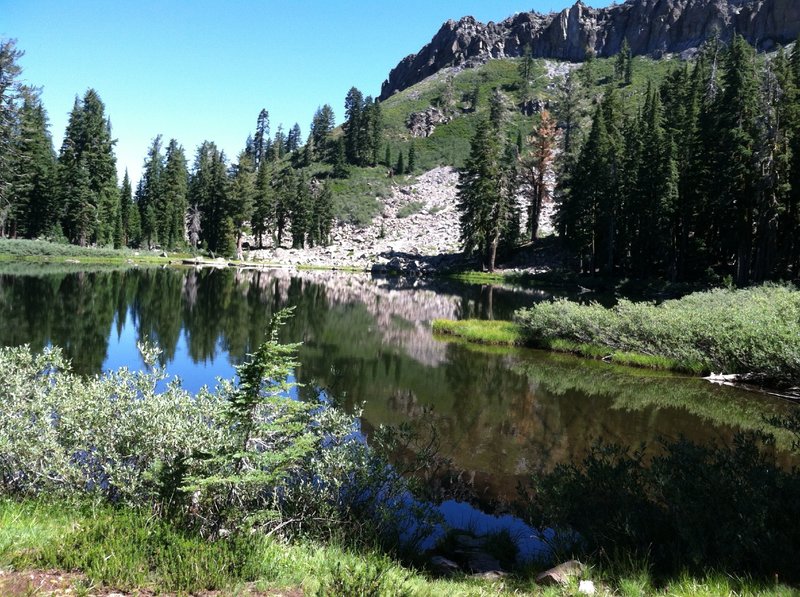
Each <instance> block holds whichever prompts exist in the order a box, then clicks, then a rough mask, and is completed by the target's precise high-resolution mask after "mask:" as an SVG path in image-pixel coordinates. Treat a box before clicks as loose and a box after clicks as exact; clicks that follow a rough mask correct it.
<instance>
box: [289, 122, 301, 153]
mask: <svg viewBox="0 0 800 597" xmlns="http://www.w3.org/2000/svg"><path fill="white" fill-rule="evenodd" d="M300 135H301V133H300V125H299V124H297V123H296V122H295V123H294V126H292V128H291V129H289V134H288V135H286V153H291V152H293V151H297V150H298V149H300V138H301V137H300Z"/></svg>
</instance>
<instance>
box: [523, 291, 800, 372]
mask: <svg viewBox="0 0 800 597" xmlns="http://www.w3.org/2000/svg"><path fill="white" fill-rule="evenodd" d="M516 319H517V321H518V322H519V323H520V324H521V325H522V327H523V329H524V330H525V333H526V335H528V336H529V337H530V338H532V339H533V340H534V341H537V342H543V343H547V342H552V341H554V340H567V341H570V342H574V343H584V344H595V345H602V346H606V347H608V348H611V349H613V350H618V351H629V352H634V353H640V354H645V355H654V356H661V357H665V358H667V359H671V360H673V361H676V362H677V363H678V364H679V365H680V366H682V367H683V368H686V369H690V370H694V369H697V368H700V369H704V370H705V371H717V372H721V373H739V374H746V375H750V376H751V377H753V378H756V379H757V380H760V381H766V382H772V383H778V384H785V385H795V384H797V383H798V382H800V341H798V338H800V291H798V290H797V289H795V288H793V287H788V286H772V285H766V286H761V287H757V288H748V289H744V290H713V291H710V292H701V293H695V294H691V295H688V296H685V297H683V298H682V299H678V300H670V301H666V302H664V303H661V304H660V305H653V304H648V303H633V302H630V301H626V300H622V301H620V302H619V304H618V305H617V306H616V307H614V308H612V309H606V308H605V307H602V306H600V305H598V304H596V303H594V304H591V305H578V304H576V303H574V302H570V301H567V300H558V301H555V302H552V303H540V304H538V305H536V306H534V307H532V308H530V309H522V310H520V311H518V312H517V314H516ZM698 365H699V367H698Z"/></svg>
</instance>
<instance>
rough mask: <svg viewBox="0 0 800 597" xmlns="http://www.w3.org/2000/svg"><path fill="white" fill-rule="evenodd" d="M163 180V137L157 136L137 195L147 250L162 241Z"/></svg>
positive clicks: (148, 156)
mask: <svg viewBox="0 0 800 597" xmlns="http://www.w3.org/2000/svg"><path fill="white" fill-rule="evenodd" d="M163 178H164V154H163V153H162V152H161V135H157V136H156V137H155V138H154V139H153V142H152V144H151V145H150V149H149V150H148V151H147V157H146V158H145V160H144V167H143V169H142V179H141V181H140V184H139V188H138V189H137V193H136V203H137V205H138V206H139V215H140V216H141V222H142V240H143V241H144V243H145V245H146V247H147V248H152V247H153V246H154V245H156V244H158V242H159V240H160V239H159V229H158V227H159V223H160V218H159V215H160V214H161V213H162V212H163V210H164V209H165V204H164V180H163ZM161 223H163V222H161Z"/></svg>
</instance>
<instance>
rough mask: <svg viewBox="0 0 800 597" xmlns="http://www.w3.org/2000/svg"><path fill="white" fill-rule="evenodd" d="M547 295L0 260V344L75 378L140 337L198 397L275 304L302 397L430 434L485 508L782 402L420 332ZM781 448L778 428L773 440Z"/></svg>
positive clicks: (227, 369)
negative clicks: (551, 475)
mask: <svg viewBox="0 0 800 597" xmlns="http://www.w3.org/2000/svg"><path fill="white" fill-rule="evenodd" d="M548 296H549V295H547V294H546V293H543V292H539V291H536V292H530V291H528V292H525V291H512V290H504V289H497V288H494V289H492V288H489V287H481V286H468V285H461V284H457V283H428V282H416V283H414V282H404V281H403V280H396V279H395V280H379V279H373V278H371V277H369V276H367V275H354V274H344V273H336V272H290V271H286V270H273V271H236V270H230V269H223V270H200V271H195V270H190V269H174V268H167V269H141V270H139V269H127V270H112V269H101V270H93V271H69V270H68V269H67V268H65V266H58V267H45V266H33V265H5V266H3V269H0V344H2V345H17V344H25V343H27V344H30V345H31V347H32V349H34V350H41V349H42V348H43V347H45V346H47V345H51V344H52V345H59V346H62V347H63V348H64V350H65V352H66V354H67V356H68V357H69V358H70V359H71V360H72V363H73V365H74V368H75V369H76V371H78V372H80V373H84V374H96V373H99V372H101V371H102V370H108V369H114V368H118V367H122V366H125V367H129V368H139V367H141V366H142V361H141V359H140V357H139V355H138V352H137V349H136V342H137V340H140V339H142V338H145V337H147V338H150V339H152V340H154V341H156V342H157V343H158V344H159V345H160V346H161V348H162V350H163V360H164V364H165V365H166V366H167V370H168V371H169V372H170V373H171V374H172V375H177V376H179V377H180V378H181V380H182V382H183V384H184V386H185V387H186V388H187V389H189V390H191V391H195V390H197V389H198V388H199V387H201V386H202V385H206V384H207V385H210V386H213V385H214V383H215V379H216V378H217V377H231V376H232V375H233V374H234V369H233V367H234V366H235V365H236V364H237V363H240V362H241V361H242V359H243V358H244V357H245V355H246V354H247V353H249V352H252V351H253V350H254V349H255V347H256V346H257V345H258V344H259V343H260V342H261V341H262V340H263V339H264V330H265V328H266V325H267V323H268V321H269V319H270V316H271V315H272V313H274V312H275V311H277V310H278V309H280V308H283V307H286V306H290V305H293V306H295V309H296V310H295V316H294V318H293V319H291V320H290V321H289V323H288V325H287V326H286V328H285V329H284V330H283V331H284V337H283V340H284V341H293V342H302V346H301V347H300V351H299V361H300V363H301V365H300V367H299V368H298V369H297V370H296V372H295V377H296V379H297V381H298V382H300V383H302V384H304V386H303V388H302V389H301V390H300V393H301V395H302V394H303V393H312V392H317V391H319V389H324V390H325V391H327V392H328V394H329V395H330V396H332V397H334V398H335V399H337V400H340V401H341V402H342V403H343V404H344V405H345V406H346V407H347V408H349V409H358V408H361V409H363V414H362V425H363V428H364V430H365V431H366V433H367V435H368V436H369V434H370V433H371V432H372V431H373V430H374V429H375V428H377V427H378V426H380V425H386V424H391V425H396V424H400V423H404V422H408V423H409V424H411V425H415V426H417V427H418V428H419V429H420V430H421V432H422V434H423V439H427V435H426V430H429V429H431V428H433V429H435V430H436V435H437V441H438V442H439V445H440V453H441V454H442V455H444V456H447V457H448V458H450V459H451V460H452V465H453V469H455V470H456V471H458V472H459V474H460V478H461V480H462V481H463V482H464V485H465V487H466V488H467V489H469V491H470V492H471V493H472V497H473V499H477V500H479V501H482V502H483V501H494V500H496V499H501V500H502V499H506V498H513V497H514V496H515V494H516V485H517V482H518V481H519V480H521V479H524V478H525V477H526V476H529V475H531V474H535V473H536V472H539V471H543V470H549V469H552V467H553V466H555V465H556V464H559V463H568V462H572V461H575V460H577V459H580V458H582V457H583V456H584V455H585V454H586V453H587V452H588V450H589V449H590V448H591V446H592V445H593V443H595V442H596V441H598V440H603V441H606V442H616V443H621V444H624V445H627V446H631V447H634V448H635V447H639V446H640V444H645V445H646V446H647V449H649V450H657V449H658V441H659V438H665V439H677V438H678V437H680V436H685V437H687V438H689V439H692V440H694V441H698V442H712V441H713V442H729V441H730V440H731V438H732V436H733V434H734V433H735V432H736V431H737V430H741V429H765V426H766V423H765V422H764V418H765V416H770V415H774V414H778V413H782V412H785V411H786V409H788V408H790V406H789V405H787V404H786V403H784V402H781V401H779V400H776V399H772V398H769V397H766V396H763V395H760V394H754V393H749V392H745V391H742V390H738V389H733V388H728V387H721V386H715V385H712V384H709V383H708V382H705V381H703V380H700V379H692V378H686V377H681V376H676V375H669V374H661V373H658V372H653V371H645V370H635V369H626V368H619V367H614V366H611V365H608V364H605V363H602V362H587V361H584V360H581V359H577V358H572V357H568V356H564V355H553V354H549V353H545V352H541V351H534V350H521V349H520V350H508V349H489V348H485V347H475V346H468V345H464V344H460V343H452V342H445V341H442V340H441V339H437V338H435V337H434V336H433V335H432V334H431V331H430V322H431V321H432V320H433V319H435V318H451V319H453V318H467V317H495V318H508V317H510V314H511V313H512V312H513V311H514V310H515V309H517V308H519V307H521V306H527V305H530V304H533V303H534V302H535V301H537V300H543V299H546V298H548ZM790 441H791V439H790V438H789V437H785V436H783V435H780V434H779V435H778V442H777V444H778V446H779V448H780V447H781V446H788V445H789V443H790ZM402 457H403V454H402V453H400V454H398V458H402ZM781 458H782V459H783V460H784V461H785V462H786V463H787V464H788V463H789V462H790V460H789V456H788V455H783V456H781ZM432 482H433V481H432Z"/></svg>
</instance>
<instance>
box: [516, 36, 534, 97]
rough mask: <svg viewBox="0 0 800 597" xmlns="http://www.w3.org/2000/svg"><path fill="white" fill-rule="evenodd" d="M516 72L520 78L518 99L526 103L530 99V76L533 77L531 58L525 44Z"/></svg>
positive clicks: (527, 46)
mask: <svg viewBox="0 0 800 597" xmlns="http://www.w3.org/2000/svg"><path fill="white" fill-rule="evenodd" d="M517 72H518V73H519V78H520V90H521V93H520V97H521V99H522V101H527V100H528V99H529V98H530V89H531V76H532V75H533V56H532V53H531V45H530V44H525V47H523V48H522V57H521V58H520V61H519V65H518V66H517Z"/></svg>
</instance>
